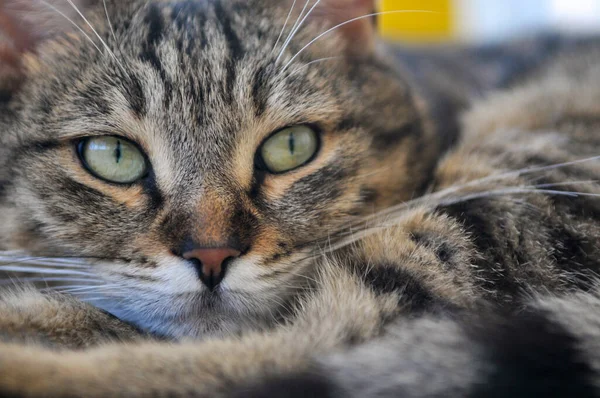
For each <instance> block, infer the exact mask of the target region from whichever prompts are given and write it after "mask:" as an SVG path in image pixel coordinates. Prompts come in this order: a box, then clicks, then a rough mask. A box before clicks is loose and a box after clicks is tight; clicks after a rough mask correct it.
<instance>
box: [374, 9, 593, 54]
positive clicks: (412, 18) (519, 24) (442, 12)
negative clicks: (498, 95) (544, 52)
mask: <svg viewBox="0 0 600 398" xmlns="http://www.w3.org/2000/svg"><path fill="white" fill-rule="evenodd" d="M395 10H423V11H431V12H425V13H423V12H421V13H419V12H410V11H408V12H406V13H396V12H393V13H387V14H384V15H381V16H380V17H379V29H380V31H381V34H382V35H383V36H384V37H386V38H388V39H393V40H397V41H399V42H404V43H418V44H423V43H432V44H435V43H443V42H448V41H454V42H465V43H489V42H494V41H499V40H504V39H507V38H510V37H512V36H516V35H522V34H527V33H534V32H540V31H554V32H557V31H560V32H573V33H592V32H598V33H600V0H379V11H383V12H390V11H395Z"/></svg>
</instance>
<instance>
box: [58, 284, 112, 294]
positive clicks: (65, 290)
mask: <svg viewBox="0 0 600 398" xmlns="http://www.w3.org/2000/svg"><path fill="white" fill-rule="evenodd" d="M120 287H121V286H120V285H97V286H91V285H90V286H86V285H79V286H77V285H76V286H69V287H65V288H62V287H61V288H56V289H53V288H50V289H51V290H53V291H57V292H59V293H76V292H87V291H90V290H94V291H98V292H99V291H102V290H106V289H109V290H110V289H115V288H120Z"/></svg>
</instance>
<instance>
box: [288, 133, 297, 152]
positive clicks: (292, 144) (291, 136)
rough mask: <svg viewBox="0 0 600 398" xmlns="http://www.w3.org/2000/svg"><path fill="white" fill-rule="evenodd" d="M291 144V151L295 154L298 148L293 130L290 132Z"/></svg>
mask: <svg viewBox="0 0 600 398" xmlns="http://www.w3.org/2000/svg"><path fill="white" fill-rule="evenodd" d="M289 145H290V153H291V154H292V155H293V154H294V150H295V148H296V141H295V138H294V133H293V132H290V138H289Z"/></svg>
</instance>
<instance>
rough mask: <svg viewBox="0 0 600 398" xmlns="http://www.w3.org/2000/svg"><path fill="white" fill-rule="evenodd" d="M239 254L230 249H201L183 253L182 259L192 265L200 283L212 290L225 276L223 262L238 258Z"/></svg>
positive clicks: (237, 251)
mask: <svg viewBox="0 0 600 398" xmlns="http://www.w3.org/2000/svg"><path fill="white" fill-rule="evenodd" d="M240 254H241V253H240V251H239V250H236V249H232V248H230V247H219V248H203V249H194V250H190V251H189V252H186V253H184V254H183V258H185V259H186V260H190V261H191V262H192V263H193V264H194V267H196V270H197V272H198V275H199V276H200V280H201V281H202V283H204V284H205V285H206V287H208V288H209V289H210V290H213V289H214V288H215V287H216V286H217V285H218V284H219V283H221V281H222V280H223V277H224V276H225V271H226V264H225V260H227V259H228V258H235V257H239V256H240Z"/></svg>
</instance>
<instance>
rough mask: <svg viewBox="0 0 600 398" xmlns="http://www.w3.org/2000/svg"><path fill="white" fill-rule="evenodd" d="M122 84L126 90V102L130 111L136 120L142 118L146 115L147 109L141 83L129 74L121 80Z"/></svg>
mask: <svg viewBox="0 0 600 398" xmlns="http://www.w3.org/2000/svg"><path fill="white" fill-rule="evenodd" d="M123 84H124V86H125V89H126V90H127V100H128V101H129V106H130V108H131V110H132V111H133V113H135V115H136V116H137V117H138V118H143V117H144V116H146V114H147V113H148V109H147V105H146V96H145V95H144V89H143V86H142V83H141V82H140V80H139V79H138V78H137V77H136V76H134V75H131V74H130V75H129V76H128V77H127V79H124V80H123Z"/></svg>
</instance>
